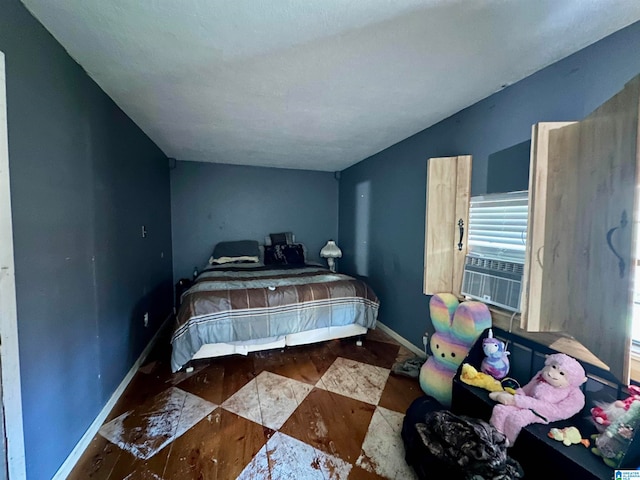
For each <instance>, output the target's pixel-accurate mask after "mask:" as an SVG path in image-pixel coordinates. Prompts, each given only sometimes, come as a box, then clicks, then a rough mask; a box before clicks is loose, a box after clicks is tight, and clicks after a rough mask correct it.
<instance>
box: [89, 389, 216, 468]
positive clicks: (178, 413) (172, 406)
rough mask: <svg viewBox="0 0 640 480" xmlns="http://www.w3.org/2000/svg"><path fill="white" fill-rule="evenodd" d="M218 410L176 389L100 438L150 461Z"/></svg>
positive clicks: (104, 428) (111, 424) (116, 422)
mask: <svg viewBox="0 0 640 480" xmlns="http://www.w3.org/2000/svg"><path fill="white" fill-rule="evenodd" d="M216 408H217V405H215V404H213V403H210V402H207V401H206V400H203V399H202V398H200V397H197V396H195V395H192V394H191V393H188V392H185V391H184V390H181V389H179V388H176V387H171V388H169V389H167V390H165V391H164V392H162V393H160V394H158V395H156V397H154V398H153V399H152V400H151V401H150V402H149V403H146V404H143V405H142V406H141V407H139V408H135V409H133V410H130V411H128V412H126V413H123V414H122V415H120V416H119V417H117V418H115V419H113V420H111V421H110V422H109V423H106V424H104V425H103V426H102V428H100V434H101V435H102V436H103V437H104V438H106V439H107V440H109V441H110V442H112V443H115V444H116V445H118V446H119V447H120V448H122V449H124V450H127V451H129V452H131V453H132V454H133V455H135V456H136V457H138V458H141V459H143V460H147V459H149V458H151V457H152V456H154V455H155V454H156V453H158V452H159V451H160V450H161V449H162V448H164V447H165V446H166V445H168V444H169V443H171V442H172V441H173V440H175V439H176V438H178V437H179V436H180V435H182V434H183V433H184V432H186V431H187V430H189V429H190V428H191V427H193V426H194V425H195V424H196V423H198V422H199V421H200V420H202V419H203V418H204V417H206V416H207V415H208V414H209V413H211V412H212V411H213V410H215V409H216Z"/></svg>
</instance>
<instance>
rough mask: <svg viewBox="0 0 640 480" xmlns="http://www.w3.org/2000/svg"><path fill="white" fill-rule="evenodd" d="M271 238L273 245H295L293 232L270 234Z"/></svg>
mask: <svg viewBox="0 0 640 480" xmlns="http://www.w3.org/2000/svg"><path fill="white" fill-rule="evenodd" d="M269 238H271V245H282V244H287V245H291V244H292V243H293V233H292V232H282V233H270V234H269Z"/></svg>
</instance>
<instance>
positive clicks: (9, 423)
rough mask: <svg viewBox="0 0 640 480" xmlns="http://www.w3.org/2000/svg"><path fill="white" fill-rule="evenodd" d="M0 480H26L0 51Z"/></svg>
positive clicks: (4, 93) (0, 54) (2, 66)
mask: <svg viewBox="0 0 640 480" xmlns="http://www.w3.org/2000/svg"><path fill="white" fill-rule="evenodd" d="M0 392H1V395H0V434H1V435H0V480H5V479H7V478H9V479H10V480H22V479H24V478H26V469H25V458H24V435H23V426H22V398H21V390H20V359H19V356H18V314H17V307H16V281H15V266H14V261H13V228H12V222H11V190H10V184H9V142H8V130H7V95H6V77H5V61H4V53H3V52H1V51H0Z"/></svg>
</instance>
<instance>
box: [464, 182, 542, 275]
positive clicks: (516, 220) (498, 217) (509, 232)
mask: <svg viewBox="0 0 640 480" xmlns="http://www.w3.org/2000/svg"><path fill="white" fill-rule="evenodd" d="M528 212H529V195H528V192H527V191H520V192H509V193H495V194H489V195H479V196H475V197H471V200H470V204H469V237H468V238H469V253H470V254H472V255H474V256H480V257H486V258H493V259H498V260H504V261H509V262H518V263H524V257H525V247H526V242H527V218H528Z"/></svg>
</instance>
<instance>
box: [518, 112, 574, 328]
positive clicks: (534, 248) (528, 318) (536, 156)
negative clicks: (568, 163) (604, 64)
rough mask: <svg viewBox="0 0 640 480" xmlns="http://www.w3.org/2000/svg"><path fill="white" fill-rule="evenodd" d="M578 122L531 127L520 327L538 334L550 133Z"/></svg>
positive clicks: (543, 124)
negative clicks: (527, 212)
mask: <svg viewBox="0 0 640 480" xmlns="http://www.w3.org/2000/svg"><path fill="white" fill-rule="evenodd" d="M573 123H575V122H545V123H537V124H535V125H533V127H532V128H531V158H530V163H529V215H528V222H527V246H526V252H525V262H524V275H523V277H522V296H521V298H520V305H521V307H520V309H521V311H522V314H521V316H520V327H521V328H522V329H525V330H527V329H528V330H532V331H538V330H540V329H541V328H542V327H541V325H540V324H541V322H542V319H541V318H540V303H539V299H540V294H541V291H542V265H543V264H542V249H543V247H544V231H545V228H544V222H545V218H546V211H547V210H546V208H547V160H548V155H549V132H550V131H551V130H554V129H556V128H561V127H566V126H567V125H571V124H573Z"/></svg>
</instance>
